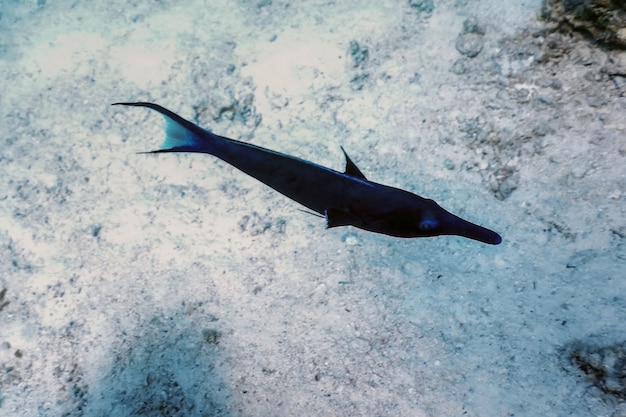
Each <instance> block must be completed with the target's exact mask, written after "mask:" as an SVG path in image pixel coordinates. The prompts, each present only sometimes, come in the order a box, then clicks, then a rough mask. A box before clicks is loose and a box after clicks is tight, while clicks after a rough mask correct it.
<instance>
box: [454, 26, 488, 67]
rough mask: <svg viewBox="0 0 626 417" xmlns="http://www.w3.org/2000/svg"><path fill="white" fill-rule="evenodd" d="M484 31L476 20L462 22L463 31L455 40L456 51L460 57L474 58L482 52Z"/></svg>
mask: <svg viewBox="0 0 626 417" xmlns="http://www.w3.org/2000/svg"><path fill="white" fill-rule="evenodd" d="M484 35H485V29H484V28H483V27H482V26H481V25H479V24H478V20H476V19H475V18H473V17H470V18H468V19H466V20H465V22H463V31H462V32H461V33H460V34H459V36H458V37H457V38H456V44H455V46H456V50H457V51H459V52H460V53H461V54H462V55H465V56H467V57H469V58H474V57H475V56H477V55H478V54H479V53H480V51H482V50H483V46H484V42H483V36H484Z"/></svg>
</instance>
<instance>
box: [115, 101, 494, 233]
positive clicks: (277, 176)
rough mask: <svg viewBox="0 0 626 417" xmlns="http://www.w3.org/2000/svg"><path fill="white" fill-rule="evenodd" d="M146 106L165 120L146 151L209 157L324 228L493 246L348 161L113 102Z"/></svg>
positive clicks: (430, 204) (471, 227)
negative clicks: (157, 142) (332, 164)
mask: <svg viewBox="0 0 626 417" xmlns="http://www.w3.org/2000/svg"><path fill="white" fill-rule="evenodd" d="M114 105H124V106H138V107H148V108H150V109H152V110H155V111H157V112H159V113H161V115H163V117H165V121H166V130H165V131H166V138H165V142H164V143H163V147H162V149H159V150H156V151H151V152H146V153H161V152H197V153H208V154H211V155H214V156H216V157H218V158H220V159H222V160H224V161H226V162H228V163H229V164H231V165H233V166H234V167H236V168H238V169H240V170H241V171H243V172H245V173H246V174H248V175H250V176H252V177H254V178H256V179H257V180H259V181H261V182H262V183H264V184H266V185H268V186H270V187H272V188H273V189H274V190H276V191H278V192H279V193H281V194H283V195H285V196H287V197H289V198H291V199H292V200H294V201H297V202H298V203H300V204H302V205H303V206H305V207H308V208H309V209H311V210H313V211H315V212H317V213H319V214H320V215H322V216H324V217H325V218H326V225H327V227H329V228H330V227H337V226H354V227H358V228H359V229H364V230H369V231H371V232H375V233H382V234H385V235H389V236H396V237H407V238H408V237H429V236H439V235H457V236H463V237H467V238H470V239H474V240H478V241H480V242H484V243H489V244H492V245H497V244H499V243H500V242H502V238H501V237H500V235H499V234H497V233H496V232H494V231H492V230H489V229H486V228H484V227H482V226H478V225H476V224H474V223H470V222H468V221H467V220H463V219H461V218H460V217H457V216H455V215H454V214H452V213H449V212H448V211H446V210H444V209H443V208H441V207H440V206H439V204H437V203H435V202H434V201H433V200H430V199H426V198H422V197H420V196H418V195H415V194H413V193H410V192H408V191H404V190H400V189H398V188H393V187H389V186H386V185H382V184H377V183H375V182H372V181H369V180H368V179H367V178H365V175H363V173H362V172H361V170H359V168H357V166H356V165H355V164H354V162H352V160H351V159H350V158H349V157H348V155H347V154H346V152H345V151H344V150H343V148H341V150H342V151H343V153H344V155H345V157H346V171H345V172H338V171H334V170H332V169H330V168H326V167H323V166H321V165H317V164H314V163H312V162H309V161H305V160H303V159H300V158H296V157H293V156H290V155H285V154H282V153H279V152H274V151H271V150H269V149H265V148H261V147H259V146H255V145H251V144H249V143H244V142H240V141H237V140H233V139H228V138H225V137H223V136H218V135H216V134H214V133H211V132H209V131H208V130H205V129H202V128H201V127H199V126H197V125H195V124H193V123H191V122H189V121H187V120H185V119H183V118H182V117H180V116H178V115H177V114H175V113H173V112H171V111H169V110H167V109H165V108H163V107H161V106H159V105H157V104H153V103H115V104H114Z"/></svg>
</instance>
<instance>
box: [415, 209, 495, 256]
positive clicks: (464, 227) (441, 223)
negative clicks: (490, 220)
mask: <svg viewBox="0 0 626 417" xmlns="http://www.w3.org/2000/svg"><path fill="white" fill-rule="evenodd" d="M419 199H420V201H419V204H416V205H415V208H414V213H415V217H414V219H415V220H414V226H413V227H412V230H411V232H412V233H413V236H414V237H429V236H441V235H454V236H462V237H466V238H468V239H473V240H477V241H479V242H483V243H488V244H490V245H498V244H499V243H500V242H502V237H501V236H500V235H499V234H498V233H496V232H494V231H493V230H489V229H487V228H485V227H482V226H479V225H477V224H475V223H472V222H469V221H467V220H465V219H462V218H460V217H459V216H456V215H454V214H452V213H450V212H449V211H447V210H446V209H444V208H443V207H441V206H440V205H439V204H437V203H436V202H435V201H433V200H430V199H423V198H421V197H419Z"/></svg>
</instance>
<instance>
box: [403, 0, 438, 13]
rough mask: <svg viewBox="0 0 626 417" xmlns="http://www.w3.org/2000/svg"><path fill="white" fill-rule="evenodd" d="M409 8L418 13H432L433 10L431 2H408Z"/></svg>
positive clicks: (426, 0) (412, 0)
mask: <svg viewBox="0 0 626 417" xmlns="http://www.w3.org/2000/svg"><path fill="white" fill-rule="evenodd" d="M409 7H411V8H412V9H415V10H417V11H418V12H420V13H432V12H433V10H435V4H434V3H433V0H409Z"/></svg>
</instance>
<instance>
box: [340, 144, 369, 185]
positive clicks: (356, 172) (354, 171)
mask: <svg viewBox="0 0 626 417" xmlns="http://www.w3.org/2000/svg"><path fill="white" fill-rule="evenodd" d="M341 151H342V152H343V155H344V156H345V157H346V171H345V173H346V174H348V175H350V176H352V177H356V178H360V179H362V180H367V178H365V175H363V173H362V172H361V170H360V169H359V168H358V167H357V166H356V164H355V163H354V162H352V159H350V157H349V156H348V154H347V153H346V150H345V149H343V146H341Z"/></svg>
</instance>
